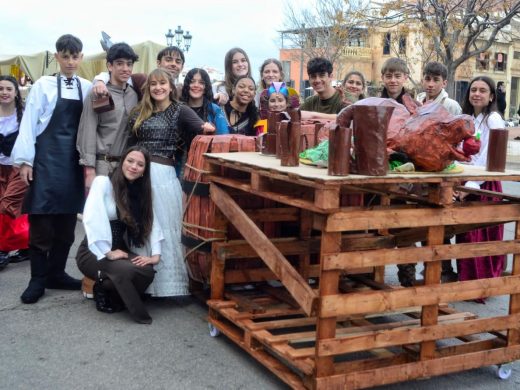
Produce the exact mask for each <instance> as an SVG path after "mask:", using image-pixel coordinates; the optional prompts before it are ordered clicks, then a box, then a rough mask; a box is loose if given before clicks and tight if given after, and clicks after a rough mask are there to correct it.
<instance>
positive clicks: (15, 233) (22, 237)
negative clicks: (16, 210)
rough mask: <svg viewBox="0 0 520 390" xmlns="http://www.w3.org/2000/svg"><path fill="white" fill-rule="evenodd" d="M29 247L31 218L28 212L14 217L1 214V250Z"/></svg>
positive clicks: (8, 250)
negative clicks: (28, 216)
mask: <svg viewBox="0 0 520 390" xmlns="http://www.w3.org/2000/svg"><path fill="white" fill-rule="evenodd" d="M28 247H29V219H28V218H27V214H22V215H21V216H20V217H18V218H12V217H10V216H9V215H7V214H0V251H2V252H10V251H14V250H17V249H27V248H28Z"/></svg>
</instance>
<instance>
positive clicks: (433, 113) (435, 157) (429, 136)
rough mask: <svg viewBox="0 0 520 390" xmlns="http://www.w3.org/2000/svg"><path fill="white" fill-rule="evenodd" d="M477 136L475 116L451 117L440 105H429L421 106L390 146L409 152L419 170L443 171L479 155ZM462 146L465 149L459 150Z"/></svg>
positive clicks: (390, 142)
mask: <svg viewBox="0 0 520 390" xmlns="http://www.w3.org/2000/svg"><path fill="white" fill-rule="evenodd" d="M474 133H475V127H474V124H473V119H472V118H471V116H469V115H451V114H450V113H449V112H448V111H447V110H446V109H445V108H444V107H443V106H441V105H439V104H428V105H426V106H423V107H419V108H418V109H417V114H416V115H414V116H412V117H410V119H408V120H407V121H406V122H405V124H404V127H403V128H402V129H401V131H399V133H398V134H395V136H394V137H391V138H388V142H387V146H388V147H389V148H390V149H392V150H395V151H397V152H404V153H406V154H407V155H408V157H409V158H410V159H411V160H412V162H413V163H414V164H415V168H416V170H419V171H424V172H439V171H442V170H443V169H445V168H446V167H447V166H448V165H450V164H451V163H452V162H453V161H455V160H456V161H464V162H468V161H470V160H471V157H470V156H471V155H472V154H475V153H478V151H479V149H480V141H478V140H476V139H475V137H474V136H473V135H474ZM461 143H463V144H462V145H465V146H463V149H458V146H459V145H461Z"/></svg>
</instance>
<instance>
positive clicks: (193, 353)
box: [0, 183, 520, 390]
mask: <svg viewBox="0 0 520 390" xmlns="http://www.w3.org/2000/svg"><path fill="white" fill-rule="evenodd" d="M505 192H508V193H516V194H520V184H512V183H505ZM512 229H513V226H512V225H508V226H507V230H506V231H507V237H506V238H511V237H512V231H513V230H512ZM82 237H83V231H82V228H81V226H80V225H79V224H78V228H77V238H78V240H77V241H79V240H80V239H81V238H82ZM72 252H74V253H75V251H72ZM72 252H71V253H72ZM508 268H509V269H510V268H511V262H510V261H509V265H508ZM421 269H422V266H418V267H417V271H418V272H419V271H420V270H421ZM68 270H69V272H70V273H71V274H72V275H74V276H76V277H80V273H79V271H78V270H77V268H76V266H75V263H74V261H73V259H72V258H71V259H69V265H68ZM395 271H396V270H395V268H389V269H388V271H387V279H388V280H390V281H395V274H396V272H395ZM418 276H419V275H418ZM28 277H29V264H28V263H27V262H24V263H19V264H11V265H9V266H8V267H7V268H6V269H5V270H3V271H2V272H0V326H1V328H0V389H2V390H3V389H6V390H7V389H8V390H15V389H23V390H25V389H27V390H29V389H41V390H46V389H49V390H61V389H64V390H68V389H96V390H97V389H110V390H113V389H143V388H147V389H178V388H184V389H284V388H285V386H284V384H283V383H282V382H280V381H279V380H278V379H277V378H276V377H275V376H274V375H272V374H271V373H270V372H269V371H268V370H267V369H265V368H263V366H261V365H260V364H258V363H257V362H256V361H255V360H254V359H252V358H250V357H249V355H248V354H247V353H246V352H244V351H242V350H241V349H240V348H239V347H237V346H235V345H234V344H233V343H231V342H230V341H229V340H227V339H226V338H225V337H223V336H221V337H218V338H211V337H210V336H209V335H208V329H207V323H206V312H207V310H206V308H205V307H204V305H202V304H200V303H199V302H198V301H197V300H195V299H192V298H188V299H184V300H180V299H166V300H153V301H149V302H148V306H149V308H150V313H151V315H152V317H153V318H154V322H153V324H152V325H138V324H135V323H134V322H132V321H131V320H130V319H129V317H128V315H127V314H126V313H124V312H123V313H117V314H113V315H108V314H104V313H99V312H97V311H96V310H95V308H94V304H93V302H92V301H87V300H85V299H83V297H82V296H81V294H80V293H78V292H60V291H52V290H50V291H48V292H47V293H46V294H45V296H44V298H43V299H42V300H41V301H40V302H38V303H37V304H35V305H23V304H21V303H20V301H19V295H20V294H21V292H22V291H23V289H24V288H25V286H26V284H27V281H28ZM507 305H508V299H507V298H505V297H497V298H491V299H488V300H487V303H486V304H485V305H480V304H476V303H467V302H464V303H458V304H456V305H455V306H456V307H457V308H458V309H460V310H464V311H471V312H474V313H477V314H480V315H483V316H490V315H491V314H492V315H496V314H498V313H504V314H505V313H506V312H507ZM439 388H441V389H486V390H488V389H511V390H513V389H518V388H520V365H519V364H518V363H514V364H513V374H512V376H511V378H510V379H509V380H506V381H503V380H500V379H498V378H497V376H496V367H483V368H479V369H476V370H471V371H467V372H463V373H459V374H454V375H446V376H441V377H436V378H431V379H429V380H421V381H413V382H407V383H402V384H397V385H392V386H386V387H382V389H387V390H389V389H392V390H397V389H417V390H418V389H421V390H423V389H426V390H429V389H431V390H433V389H439Z"/></svg>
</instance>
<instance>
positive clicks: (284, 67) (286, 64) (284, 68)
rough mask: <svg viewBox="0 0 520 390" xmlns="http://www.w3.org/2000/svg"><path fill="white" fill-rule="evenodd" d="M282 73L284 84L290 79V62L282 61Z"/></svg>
mask: <svg viewBox="0 0 520 390" xmlns="http://www.w3.org/2000/svg"><path fill="white" fill-rule="evenodd" d="M282 71H283V74H284V76H285V80H284V81H285V82H286V83H287V81H288V80H290V79H291V61H282Z"/></svg>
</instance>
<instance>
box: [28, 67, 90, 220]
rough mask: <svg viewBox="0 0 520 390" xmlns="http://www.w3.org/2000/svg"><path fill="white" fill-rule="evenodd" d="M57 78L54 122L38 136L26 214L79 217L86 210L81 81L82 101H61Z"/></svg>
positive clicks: (79, 84) (59, 82) (59, 83)
mask: <svg viewBox="0 0 520 390" xmlns="http://www.w3.org/2000/svg"><path fill="white" fill-rule="evenodd" d="M56 77H57V84H58V100H57V101H56V107H55V108H54V112H53V113H52V117H51V120H50V122H49V124H48V125H47V127H46V128H45V130H44V131H43V133H41V134H40V135H39V136H38V137H36V145H35V149H36V153H35V156H34V164H33V181H32V183H31V185H30V187H29V190H28V191H27V193H26V196H25V199H24V203H23V208H22V211H23V213H28V214H76V213H81V212H82V211H83V205H84V203H85V188H84V176H83V168H82V167H81V165H79V153H78V151H77V149H76V136H77V133H78V126H79V120H80V118H81V111H82V110H83V94H82V91H81V82H80V81H79V79H76V81H77V83H78V92H79V100H72V99H62V98H61V77H60V76H59V75H57V76H56Z"/></svg>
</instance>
